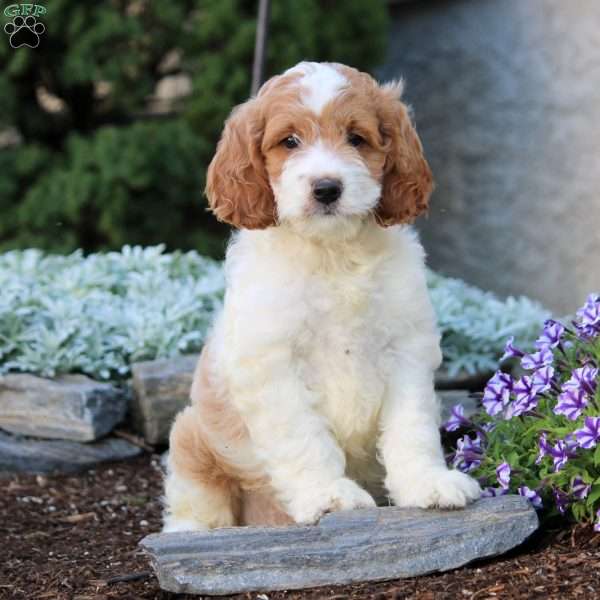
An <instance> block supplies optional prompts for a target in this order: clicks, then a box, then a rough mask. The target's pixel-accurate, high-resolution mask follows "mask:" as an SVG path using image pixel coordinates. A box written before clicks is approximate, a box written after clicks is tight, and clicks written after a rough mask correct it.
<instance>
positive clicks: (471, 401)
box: [436, 390, 480, 423]
mask: <svg viewBox="0 0 600 600" xmlns="http://www.w3.org/2000/svg"><path fill="white" fill-rule="evenodd" d="M436 393H437V396H438V398H439V399H440V405H441V409H442V411H441V412H442V423H443V422H444V421H447V420H448V419H449V418H450V411H451V410H452V407H453V406H454V405H455V404H462V405H463V407H464V409H465V417H467V418H469V417H471V416H473V415H474V414H475V413H477V412H478V411H479V408H480V407H479V403H478V402H477V399H476V398H472V397H471V396H469V391H468V390H445V391H438V392H436Z"/></svg>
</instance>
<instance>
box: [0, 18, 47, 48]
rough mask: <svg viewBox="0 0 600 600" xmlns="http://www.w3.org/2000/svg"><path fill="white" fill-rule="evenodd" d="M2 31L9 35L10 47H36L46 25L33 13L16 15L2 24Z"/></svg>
mask: <svg viewBox="0 0 600 600" xmlns="http://www.w3.org/2000/svg"><path fill="white" fill-rule="evenodd" d="M4 31H5V32H6V33H7V34H8V35H9V36H10V38H9V41H10V45H11V47H13V48H21V47H22V46H28V47H29V48H37V47H38V46H39V45H40V35H42V33H44V31H46V27H45V25H44V24H43V23H41V22H40V21H38V20H37V19H36V18H35V17H34V16H33V15H29V16H28V17H25V18H23V17H21V16H18V17H15V18H14V19H13V20H12V21H11V22H9V23H7V24H6V25H5V26H4Z"/></svg>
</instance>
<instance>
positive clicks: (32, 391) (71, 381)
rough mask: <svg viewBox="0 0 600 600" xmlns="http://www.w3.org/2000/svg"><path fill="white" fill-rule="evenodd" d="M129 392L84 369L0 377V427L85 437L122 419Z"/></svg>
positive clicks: (101, 432) (101, 433)
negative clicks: (49, 375)
mask: <svg viewBox="0 0 600 600" xmlns="http://www.w3.org/2000/svg"><path fill="white" fill-rule="evenodd" d="M127 404H128V394H127V392H126V391H125V390H122V389H120V388H118V387H115V386H114V385H111V384H110V383H102V382H99V381H94V380H93V379H90V378H89V377H86V376H85V375H65V376H62V377H58V378H56V379H45V378H43V377H36V376H35V375H28V374H9V375H4V376H2V377H0V428H2V429H4V430H5V431H11V432H13V433H21V434H23V435H30V436H34V437H42V438H51V439H61V440H74V441H78V442H88V441H93V440H96V439H98V438H100V437H102V436H104V435H106V434H107V433H109V432H110V431H111V430H112V429H113V427H114V426H115V425H116V424H117V423H119V422H120V421H122V420H123V418H124V417H125V413H126V412H127Z"/></svg>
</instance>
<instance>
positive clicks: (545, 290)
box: [378, 0, 600, 315]
mask: <svg viewBox="0 0 600 600" xmlns="http://www.w3.org/2000/svg"><path fill="white" fill-rule="evenodd" d="M393 11H394V12H393V13H392V14H393V22H392V26H391V30H390V38H389V39H390V44H389V51H388V56H387V59H386V64H385V65H384V66H383V67H382V68H381V69H380V70H379V72H378V76H379V78H381V79H382V80H389V79H393V78H397V77H400V76H402V77H404V78H405V80H406V94H405V98H406V100H407V102H408V103H409V104H411V105H412V106H413V108H414V114H415V119H416V123H417V129H418V131H419V135H420V136H421V139H422V141H423V145H424V147H425V154H426V156H427V157H428V159H429V161H430V163H431V168H432V170H433V175H434V178H435V180H436V191H435V193H434V195H433V198H432V201H431V206H430V211H429V218H427V219H419V220H418V221H417V226H418V227H419V229H420V230H421V232H422V240H423V243H424V245H425V249H426V251H427V254H428V258H429V264H430V266H431V267H432V268H434V269H436V270H438V271H440V272H442V273H444V274H446V275H451V276H454V277H461V278H463V279H465V280H467V281H468V282H470V283H473V284H475V285H478V286H479V287H481V288H483V289H490V290H493V291H495V292H497V293H498V294H501V295H508V294H527V295H529V296H531V297H533V298H537V299H538V300H540V301H541V302H542V303H543V304H545V305H546V306H548V307H549V308H550V309H552V310H553V311H554V312H555V313H556V314H559V315H560V314H564V313H570V312H572V311H574V310H575V309H576V308H578V307H579V306H580V305H581V304H583V301H584V300H585V297H586V295H587V294H588V293H589V292H592V291H598V290H599V289H600V269H598V266H597V257H598V256H599V255H600V235H598V223H600V195H599V194H598V189H599V188H600V27H599V12H598V0H577V1H576V2H565V1H564V0H502V1H500V2H499V1H498V0H478V1H477V2H473V1H472V0H454V1H453V2H415V3H402V4H400V5H397V6H395V7H394V8H393Z"/></svg>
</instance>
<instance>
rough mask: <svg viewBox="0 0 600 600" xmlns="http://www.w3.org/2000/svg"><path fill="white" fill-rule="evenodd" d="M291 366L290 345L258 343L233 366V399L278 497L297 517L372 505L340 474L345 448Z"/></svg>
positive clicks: (302, 518)
mask: <svg viewBox="0 0 600 600" xmlns="http://www.w3.org/2000/svg"><path fill="white" fill-rule="evenodd" d="M252 364H254V365H255V366H254V367H252ZM296 371H297V369H296V368H295V365H294V363H293V359H292V356H291V351H290V350H289V348H285V347H276V346H274V347H271V348H269V349H265V348H262V349H261V355H260V360H255V361H242V362H241V363H240V364H239V365H238V368H237V371H236V372H237V375H238V377H240V376H241V377H243V386H240V387H239V388H238V389H237V390H236V392H235V394H234V395H235V399H234V402H235V404H236V406H237V408H238V410H239V411H240V413H241V415H242V417H243V419H244V421H245V423H246V426H247V427H248V430H249V432H250V437H251V439H252V444H253V449H254V451H255V453H256V455H257V457H258V458H259V459H260V461H261V463H262V464H263V467H264V469H265V471H266V472H267V474H268V475H269V476H270V478H271V486H272V487H273V489H274V490H275V493H276V495H277V497H278V499H279V501H280V502H281V503H282V505H283V506H284V508H285V510H286V511H287V512H288V514H289V515H290V516H291V517H292V519H294V521H296V522H297V523H314V522H316V521H318V519H319V518H320V517H321V516H322V515H323V514H324V513H326V512H331V511H335V510H347V509H352V508H359V507H367V506H374V505H375V503H374V501H373V499H372V498H371V496H370V495H369V494H368V493H367V492H366V491H365V490H363V489H362V488H361V487H359V486H358V485H357V484H356V483H355V482H354V481H352V480H351V479H348V478H347V477H345V476H344V470H345V457H344V453H343V451H342V450H341V448H340V447H339V445H338V444H337V442H336V440H335V439H334V437H333V435H332V434H331V432H330V430H329V428H328V426H327V422H326V421H325V419H324V418H323V417H322V416H321V415H319V414H318V413H317V412H316V411H315V410H314V409H313V406H314V405H315V402H316V398H315V397H314V396H313V394H312V393H311V392H310V391H309V390H308V389H307V388H306V386H305V385H304V384H303V382H302V381H301V379H300V377H299V376H298V374H297V373H296Z"/></svg>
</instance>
